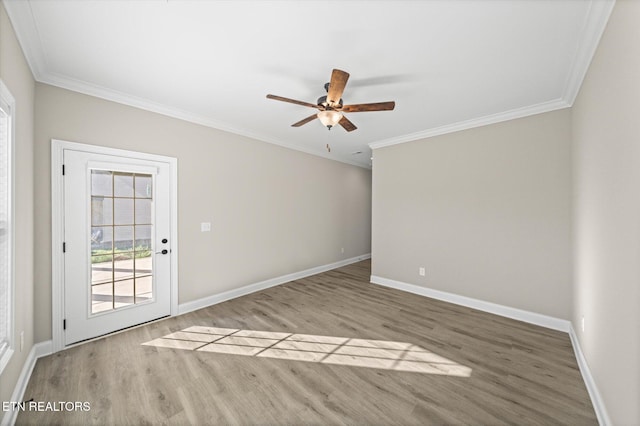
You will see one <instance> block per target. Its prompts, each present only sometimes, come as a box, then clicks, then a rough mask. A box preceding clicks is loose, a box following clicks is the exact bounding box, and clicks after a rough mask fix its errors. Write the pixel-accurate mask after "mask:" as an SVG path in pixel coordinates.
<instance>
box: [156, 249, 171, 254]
mask: <svg viewBox="0 0 640 426" xmlns="http://www.w3.org/2000/svg"><path fill="white" fill-rule="evenodd" d="M167 253H169V250H167V249H164V250H162V251H157V252H156V254H167Z"/></svg>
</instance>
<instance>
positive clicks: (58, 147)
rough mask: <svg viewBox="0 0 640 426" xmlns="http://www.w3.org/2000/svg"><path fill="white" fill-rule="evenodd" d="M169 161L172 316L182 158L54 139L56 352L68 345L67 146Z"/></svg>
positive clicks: (175, 298)
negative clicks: (64, 172) (65, 253)
mask: <svg viewBox="0 0 640 426" xmlns="http://www.w3.org/2000/svg"><path fill="white" fill-rule="evenodd" d="M65 149H67V150H74V151H83V152H89V153H93V154H104V155H113V156H119V157H127V158H135V159H138V160H150V161H160V162H165V163H169V167H170V169H171V182H170V191H171V194H170V203H171V219H170V220H171V241H173V242H174V243H173V244H172V245H171V254H172V256H171V277H170V287H171V316H176V315H178V159H177V158H174V157H166V156H163V155H156V154H147V153H142V152H136V151H127V150H123V149H116V148H107V147H103V146H97V145H88V144H83V143H78V142H69V141H63V140H58V139H52V140H51V341H52V353H56V352H58V351H61V350H63V349H65V344H64V330H63V326H62V322H63V320H64V312H65V310H64V256H63V253H62V244H63V242H64V240H63V238H64V198H63V195H64V179H63V177H62V166H63V155H64V150H65Z"/></svg>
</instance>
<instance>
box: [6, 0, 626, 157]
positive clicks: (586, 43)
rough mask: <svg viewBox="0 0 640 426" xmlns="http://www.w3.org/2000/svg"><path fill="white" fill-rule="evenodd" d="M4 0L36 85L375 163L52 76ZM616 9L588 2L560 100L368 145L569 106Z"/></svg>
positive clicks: (604, 1) (15, 8)
mask: <svg viewBox="0 0 640 426" xmlns="http://www.w3.org/2000/svg"><path fill="white" fill-rule="evenodd" d="M0 1H2V3H3V4H4V6H5V9H6V10H7V14H8V15H9V18H10V20H11V22H12V23H13V24H14V25H15V26H19V27H20V28H21V31H20V34H17V33H16V35H17V37H18V41H19V43H20V45H21V47H22V50H23V52H24V54H25V57H26V59H27V62H28V64H29V67H30V68H31V71H32V73H33V75H34V78H35V79H36V80H37V81H38V82H41V83H46V84H50V85H53V86H57V87H61V88H63V89H68V90H72V91H75V92H79V93H83V94H86V95H90V96H94V97H98V98H102V99H106V100H109V101H113V102H117V103H120V104H124V105H129V106H132V107H135V108H139V109H143V110H147V111H151V112H155V113H158V114H162V115H166V116H169V117H173V118H178V119H180V120H184V121H188V122H191V123H195V124H200V125H203V126H206V127H210V128H215V129H218V130H222V131H226V132H229V133H233V134H237V135H240V136H244V137H248V138H251V139H255V140H258V141H262V142H267V143H270V144H273V145H278V146H281V147H283V148H288V149H292V150H295V151H300V152H304V153H306V154H310V155H314V156H318V157H322V158H326V159H330V160H334V161H339V162H342V163H346V164H350V165H353V166H357V167H362V168H364V169H370V168H371V165H369V164H363V163H359V162H356V161H351V160H349V159H346V158H345V159H339V158H335V157H333V156H331V155H329V154H328V153H326V152H324V151H323V150H313V149H308V148H304V147H301V146H297V145H293V144H287V143H283V142H281V141H279V140H276V139H274V138H271V137H269V136H267V135H263V134H256V133H252V132H249V131H246V130H243V129H239V128H236V127H233V126H231V125H229V124H227V123H223V122H220V121H217V120H214V119H212V118H209V117H205V116H201V115H198V114H194V113H192V112H189V111H185V110H181V109H178V108H173V107H170V106H167V105H162V104H159V103H155V102H152V101H149V100H147V99H142V98H138V97H134V96H131V95H128V94H125V93H121V92H117V91H113V90H110V89H107V88H104V87H100V86H96V85H92V84H89V83H87V82H84V81H80V80H74V79H70V78H67V77H62V76H58V75H54V74H52V73H50V72H48V71H47V64H46V57H45V55H44V51H43V49H42V43H41V40H40V35H39V34H38V31H37V27H36V25H35V17H34V16H33V13H32V10H31V5H30V3H29V2H28V1H7V0H0ZM614 5H615V0H591V1H590V4H589V10H588V12H587V14H586V16H585V20H584V23H583V26H582V30H581V36H580V38H579V42H578V45H577V46H576V54H575V57H574V59H573V64H572V66H571V71H570V72H569V74H568V77H567V79H566V83H565V85H564V89H563V92H562V96H561V97H560V98H558V99H555V100H551V101H547V102H542V103H539V104H536V105H531V106H526V107H522V108H517V109H513V110H510V111H506V112H500V113H496V114H492V115H488V116H484V117H479V118H474V119H470V120H466V121H460V122H456V123H452V124H447V125H444V126H440V127H435V128H431V129H426V130H423V131H419V132H415V133H410V134H406V135H400V136H397V137H393V138H390V139H384V140H380V141H373V142H371V143H369V147H370V148H371V149H377V148H382V147H385V146H391V145H397V144H401V143H406V142H412V141H416V140H419V139H425V138H430V137H433V136H439V135H443V134H447V133H452V132H457V131H460V130H466V129H471V128H475V127H481V126H486V125H489V124H495V123H499V122H502V121H507V120H513V119H517V118H522V117H527V116H530V115H535V114H540V113H544V112H549V111H554V110H557V109H562V108H567V107H571V106H572V105H573V103H574V101H575V99H576V96H577V95H578V92H579V91H580V86H581V85H582V81H583V80H584V77H585V75H586V73H587V70H588V68H589V65H590V64H591V60H592V58H593V55H594V53H595V51H596V49H597V47H598V43H599V42H600V39H601V37H602V34H603V33H604V30H605V28H606V24H607V21H608V20H609V16H610V15H611V11H612V10H613V7H614Z"/></svg>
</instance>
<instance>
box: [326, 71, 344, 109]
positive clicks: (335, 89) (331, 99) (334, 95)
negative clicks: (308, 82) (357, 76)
mask: <svg viewBox="0 0 640 426" xmlns="http://www.w3.org/2000/svg"><path fill="white" fill-rule="evenodd" d="M347 80H349V73H348V72H346V71H342V70H338V69H334V70H333V72H332V73H331V81H330V82H329V93H327V102H328V103H329V105H331V106H334V105H338V103H339V102H340V98H341V97H342V92H344V87H345V86H346V85H347Z"/></svg>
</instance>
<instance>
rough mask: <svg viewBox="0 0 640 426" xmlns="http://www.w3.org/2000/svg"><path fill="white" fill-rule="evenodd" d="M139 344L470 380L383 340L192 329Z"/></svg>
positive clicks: (458, 369) (447, 363)
mask: <svg viewBox="0 0 640 426" xmlns="http://www.w3.org/2000/svg"><path fill="white" fill-rule="evenodd" d="M143 345H147V346H157V347H163V348H172V349H184V350H191V351H201V352H213V353H220V354H233V355H245V356H258V357H264V358H276V359H287V360H292V361H306V362H319V363H323V364H336V365H348V366H352V367H368V368H378V369H384V370H396V371H408V372H414V373H424V374H438V375H446V376H458V377H470V376H471V368H469V367H466V366H464V365H460V364H458V363H456V362H454V361H451V360H450V359H447V358H444V357H442V356H440V355H437V354H434V353H433V352H430V351H428V350H426V349H424V348H422V347H420V346H417V345H414V344H411V343H406V342H393V341H385V340H370V339H355V338H349V337H336V336H318V335H312V334H292V333H281V332H270V331H256V330H240V329H232V328H218V327H202V326H192V327H189V328H185V329H184V330H182V331H177V332H175V333H171V334H167V335H166V336H163V337H161V338H158V339H154V340H152V341H150V342H145V343H143Z"/></svg>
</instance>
